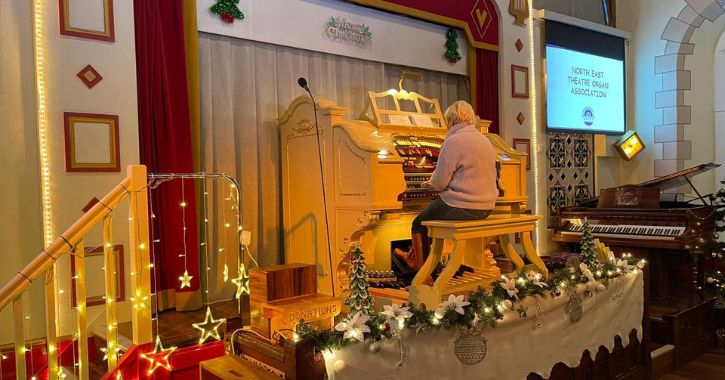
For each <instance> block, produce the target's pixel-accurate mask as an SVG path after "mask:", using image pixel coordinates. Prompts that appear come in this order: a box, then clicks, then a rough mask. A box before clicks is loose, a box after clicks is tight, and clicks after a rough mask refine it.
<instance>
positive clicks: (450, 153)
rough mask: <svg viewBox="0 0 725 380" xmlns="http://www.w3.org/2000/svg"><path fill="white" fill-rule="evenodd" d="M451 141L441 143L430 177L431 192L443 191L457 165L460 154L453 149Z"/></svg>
mask: <svg viewBox="0 0 725 380" xmlns="http://www.w3.org/2000/svg"><path fill="white" fill-rule="evenodd" d="M452 140H453V139H449V140H448V141H446V142H444V143H443V146H441V153H440V155H438V163H437V164H436V169H435V170H434V171H433V175H431V177H430V184H431V187H432V188H433V190H435V191H443V190H444V189H445V188H446V187H448V184H449V183H450V182H451V178H452V177H453V173H454V172H455V171H456V165H457V163H458V159H457V156H458V154H460V153H459V152H458V150H457V149H456V147H455V144H453V145H452V144H451V143H454V141H452Z"/></svg>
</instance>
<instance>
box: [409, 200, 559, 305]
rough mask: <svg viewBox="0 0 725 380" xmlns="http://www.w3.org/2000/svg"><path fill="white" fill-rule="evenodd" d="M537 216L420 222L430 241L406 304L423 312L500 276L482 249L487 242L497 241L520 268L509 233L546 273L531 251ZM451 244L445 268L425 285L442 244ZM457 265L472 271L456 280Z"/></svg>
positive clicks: (541, 263) (489, 257) (503, 216)
mask: <svg viewBox="0 0 725 380" xmlns="http://www.w3.org/2000/svg"><path fill="white" fill-rule="evenodd" d="M540 219H543V218H542V217H541V216H536V215H524V214H493V215H490V216H489V217H488V218H486V219H482V220H473V221H454V220H430V221H426V222H423V225H424V226H426V227H428V236H429V237H430V238H431V239H432V241H433V245H432V247H431V251H430V254H429V255H428V259H427V260H426V261H425V264H423V267H422V268H421V269H420V271H418V274H417V275H416V276H415V278H414V279H413V282H412V283H411V285H410V302H411V303H413V304H424V305H425V306H426V308H427V309H429V310H432V309H434V308H436V307H437V306H438V305H439V304H440V302H441V299H442V298H443V297H444V296H445V295H447V294H452V293H461V292H470V291H473V290H476V289H477V288H478V287H487V286H489V285H490V284H491V283H492V282H494V281H496V280H497V279H499V278H500V276H501V270H500V269H499V268H498V266H497V265H496V261H495V260H494V259H493V256H492V255H491V253H490V251H488V250H487V249H485V247H486V246H487V242H488V241H490V240H491V239H494V238H496V237H498V238H499V240H500V243H501V249H502V250H503V252H504V253H505V254H506V256H507V258H508V259H509V260H511V261H512V262H513V263H514V264H515V265H516V268H517V269H521V268H523V266H524V261H523V260H522V259H521V256H520V255H519V253H518V251H517V249H516V247H515V246H514V244H513V242H512V241H511V237H510V235H511V234H520V237H521V243H522V246H523V249H524V252H523V253H524V255H526V258H528V259H529V261H531V263H532V264H533V265H534V266H535V267H536V268H537V269H538V270H539V271H540V272H541V273H542V274H543V275H544V277H547V276H548V271H547V270H546V266H545V265H544V262H543V261H542V260H541V258H539V255H538V254H537V253H536V250H535V249H534V244H533V243H532V241H531V233H532V231H534V229H535V228H536V222H537V221H538V220H540ZM446 240H449V241H451V242H452V243H453V250H452V252H451V255H450V259H449V261H448V264H447V265H446V267H445V269H443V271H442V272H441V274H440V275H439V276H438V278H437V279H436V280H435V282H434V283H433V285H432V286H430V285H426V284H425V282H426V280H427V279H429V278H430V276H431V274H432V273H433V270H435V268H436V266H437V265H438V263H439V262H440V261H441V259H442V256H443V246H444V242H445V241H446ZM461 265H466V266H469V267H471V268H473V273H470V272H466V273H464V274H463V276H461V277H459V278H453V276H454V274H455V273H456V272H457V271H458V270H459V268H460V267H461Z"/></svg>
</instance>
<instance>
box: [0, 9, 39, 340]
mask: <svg viewBox="0 0 725 380" xmlns="http://www.w3.org/2000/svg"><path fill="white" fill-rule="evenodd" d="M31 19H32V8H31V2H29V1H0V38H1V39H2V41H1V42H0V141H2V143H3V146H2V149H0V172H2V174H3V184H2V186H0V200H1V202H0V247H3V255H2V262H3V265H0V284H2V285H4V284H5V283H7V282H8V281H10V279H11V278H12V277H13V276H14V275H15V274H16V273H17V271H18V270H20V269H21V268H22V267H23V266H25V264H27V263H28V262H30V260H32V259H33V258H34V257H35V256H36V255H37V254H38V253H39V252H40V250H41V249H42V247H43V235H42V234H43V226H42V212H41V208H40V176H39V174H38V173H39V171H38V137H37V129H36V118H35V71H34V68H33V33H32V23H31ZM2 285H0V286H2ZM41 285H42V284H41ZM41 288H42V286H41V287H36V286H33V287H32V289H33V290H32V292H31V293H30V297H25V302H26V304H25V305H24V308H23V309H24V310H25V311H26V315H30V316H31V317H32V318H31V319H30V322H29V323H28V324H26V328H28V330H27V331H26V336H27V337H39V336H44V335H45V331H44V323H43V292H42V289H41ZM11 313H12V307H7V308H6V309H5V310H4V311H2V312H0V326H5V327H3V328H0V344H4V343H9V342H12V341H13V329H12V328H8V326H12V319H11Z"/></svg>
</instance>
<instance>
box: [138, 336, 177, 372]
mask: <svg viewBox="0 0 725 380" xmlns="http://www.w3.org/2000/svg"><path fill="white" fill-rule="evenodd" d="M174 351H176V347H174V346H172V347H169V348H164V346H163V345H162V344H161V339H160V338H159V337H158V336H156V344H155V345H154V350H153V351H151V352H145V353H143V354H141V359H144V360H148V362H149V369H148V371H147V372H146V375H147V376H151V375H152V374H153V373H154V372H156V370H157V369H159V368H163V369H165V370H167V371H171V364H170V363H169V356H171V354H172V353H173V352H174Z"/></svg>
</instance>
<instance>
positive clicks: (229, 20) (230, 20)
mask: <svg viewBox="0 0 725 380" xmlns="http://www.w3.org/2000/svg"><path fill="white" fill-rule="evenodd" d="M220 17H221V18H222V21H224V22H226V23H229V24H231V23H233V22H234V16H233V15H232V14H231V13H223V14H221V15H220Z"/></svg>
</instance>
